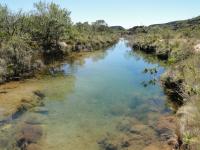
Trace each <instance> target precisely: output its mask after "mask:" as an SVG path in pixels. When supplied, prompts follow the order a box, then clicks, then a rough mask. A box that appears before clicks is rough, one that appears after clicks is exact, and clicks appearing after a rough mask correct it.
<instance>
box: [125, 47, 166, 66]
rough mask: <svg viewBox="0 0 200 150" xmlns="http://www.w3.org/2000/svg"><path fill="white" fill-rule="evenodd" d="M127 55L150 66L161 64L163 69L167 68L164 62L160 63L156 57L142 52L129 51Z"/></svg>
mask: <svg viewBox="0 0 200 150" xmlns="http://www.w3.org/2000/svg"><path fill="white" fill-rule="evenodd" d="M126 55H129V57H130V58H132V57H135V58H136V60H141V59H142V60H144V61H145V62H146V63H149V64H159V65H160V66H161V67H166V66H167V64H166V63H165V62H164V61H160V60H159V59H158V58H157V57H156V56H153V55H149V54H146V53H144V52H142V51H134V50H133V51H128V52H127V54H126Z"/></svg>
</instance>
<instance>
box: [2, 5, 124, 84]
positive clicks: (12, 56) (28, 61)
mask: <svg viewBox="0 0 200 150" xmlns="http://www.w3.org/2000/svg"><path fill="white" fill-rule="evenodd" d="M0 12H1V13H0V18H1V28H0V37H1V40H0V84H2V83H5V82H8V81H17V80H22V79H24V78H29V77H33V76H34V75H35V73H37V72H41V70H43V68H45V67H46V65H48V64H49V63H52V62H53V61H55V60H57V59H63V58H65V57H67V56H68V55H70V54H71V53H72V52H81V51H95V50H99V49H103V48H106V47H109V46H111V45H113V44H114V43H116V42H117V41H118V39H119V37H120V31H119V30H118V29H116V28H114V29H113V28H112V27H109V26H108V25H107V23H106V22H105V21H104V20H97V21H95V22H93V23H91V24H89V23H88V22H84V23H76V24H74V23H73V22H72V21H71V17H70V12H69V11H68V10H67V9H64V8H61V7H60V6H59V5H57V4H55V3H53V2H52V3H45V2H38V3H35V4H34V8H33V10H31V11H30V12H22V11H21V10H20V11H15V12H13V11H12V10H10V9H9V8H8V7H7V6H3V5H1V6H0ZM43 12H45V13H43ZM8 20H9V21H8ZM120 30H121V29H120Z"/></svg>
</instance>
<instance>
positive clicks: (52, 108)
mask: <svg viewBox="0 0 200 150" xmlns="http://www.w3.org/2000/svg"><path fill="white" fill-rule="evenodd" d="M153 67H157V70H158V73H157V74H156V75H154V76H156V77H159V76H160V74H161V73H162V72H163V71H164V68H162V67H160V66H159V65H158V64H151V63H149V62H148V61H146V60H144V59H143V58H141V57H140V56H137V54H136V53H134V52H132V49H131V48H130V47H128V46H127V42H126V41H124V40H120V41H119V42H118V43H117V44H116V45H115V46H113V47H111V48H109V49H107V50H106V51H97V52H93V53H92V54H90V55H88V56H87V57H83V58H80V59H77V60H74V61H73V62H71V63H64V64H62V65H61V66H60V67H59V68H57V69H58V70H62V73H64V77H63V76H61V77H54V78H51V79H49V78H48V79H44V81H42V82H44V83H46V82H48V86H47V87H46V88H45V89H44V93H45V95H46V98H45V104H44V106H42V107H38V108H35V110H34V111H31V112H27V113H26V114H25V115H24V116H23V117H22V119H21V120H24V118H26V119H27V118H29V119H30V118H31V117H32V116H34V117H36V118H39V121H40V123H41V124H42V127H43V130H44V135H43V138H42V141H41V143H40V145H41V147H42V150H100V149H106V147H105V145H106V140H107V141H109V142H111V143H112V142H113V141H114V143H115V144H116V145H117V144H118V143H117V142H121V141H120V140H121V139H126V138H127V139H128V140H130V137H131V138H133V137H136V135H134V134H135V133H134V132H133V133H132V132H131V134H129V133H127V132H129V127H130V126H134V125H135V126H134V128H136V130H138V132H141V134H143V133H144V134H143V135H145V136H146V137H143V136H142V135H140V139H139V140H138V138H135V139H136V140H137V141H135V146H132V147H133V148H136V149H137V148H140V149H143V148H145V147H146V146H148V144H151V143H147V142H146V143H145V140H148V139H146V138H148V136H149V138H150V139H151V140H150V142H153V141H157V138H158V137H157V135H156V132H155V131H154V130H153V129H152V126H154V125H155V124H156V121H157V119H158V118H159V117H160V116H162V115H163V114H165V113H167V112H168V109H167V107H166V104H165V96H164V94H163V90H162V88H161V87H160V85H159V84H156V85H149V86H147V87H144V85H143V84H141V83H142V82H144V81H145V82H148V81H149V80H151V79H152V77H153V75H150V74H145V73H143V70H144V69H145V68H153ZM49 80H51V81H49ZM37 109H39V110H41V111H36V110H37ZM137 128H138V129H137ZM140 130H142V131H140ZM145 130H146V131H145ZM137 134H138V133H137ZM102 141H103V142H102Z"/></svg>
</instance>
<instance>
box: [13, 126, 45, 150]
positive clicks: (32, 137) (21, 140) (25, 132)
mask: <svg viewBox="0 0 200 150" xmlns="http://www.w3.org/2000/svg"><path fill="white" fill-rule="evenodd" d="M42 136H43V131H42V128H41V126H38V125H29V124H25V125H24V126H23V127H22V129H21V130H20V132H19V133H18V134H17V137H16V138H17V139H16V141H17V147H19V148H20V149H22V150H28V149H27V148H28V146H29V145H31V144H36V143H37V142H38V141H39V140H40V139H41V138H42ZM29 147H30V146H29Z"/></svg>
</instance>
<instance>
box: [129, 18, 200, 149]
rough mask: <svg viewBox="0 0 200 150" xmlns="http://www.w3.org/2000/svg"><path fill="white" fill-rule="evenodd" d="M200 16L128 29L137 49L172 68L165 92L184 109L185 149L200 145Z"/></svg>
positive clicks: (180, 114) (165, 79)
mask: <svg viewBox="0 0 200 150" xmlns="http://www.w3.org/2000/svg"><path fill="white" fill-rule="evenodd" d="M199 23H200V17H196V18H193V19H189V20H185V21H177V22H170V23H167V24H158V25H151V26H149V27H145V26H139V27H134V28H132V29H129V31H128V35H129V36H128V38H129V40H130V44H131V45H132V46H133V48H134V50H136V51H137V50H140V51H143V52H145V53H148V54H151V55H155V56H157V57H158V58H159V59H161V60H163V61H165V62H166V63H167V64H168V65H169V69H168V71H167V72H166V73H165V74H164V75H163V76H162V83H163V85H164V87H165V92H166V93H167V94H168V96H169V97H170V99H171V100H172V101H173V102H176V103H178V105H179V106H181V108H179V109H178V110H177V116H178V117H179V121H180V126H181V128H180V132H181V138H182V142H183V144H182V147H181V148H182V149H197V148H198V147H199V145H200V143H199V139H200V134H199V131H200V126H199V120H200V111H199V108H200V104H199V100H200V66H199V58H200V53H199V52H200V41H199V39H200V25H199Z"/></svg>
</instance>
